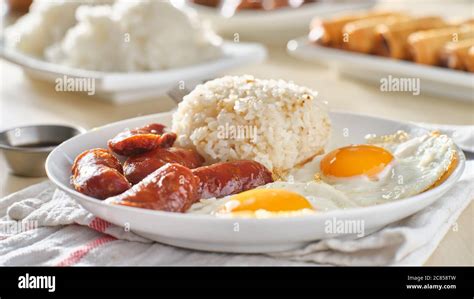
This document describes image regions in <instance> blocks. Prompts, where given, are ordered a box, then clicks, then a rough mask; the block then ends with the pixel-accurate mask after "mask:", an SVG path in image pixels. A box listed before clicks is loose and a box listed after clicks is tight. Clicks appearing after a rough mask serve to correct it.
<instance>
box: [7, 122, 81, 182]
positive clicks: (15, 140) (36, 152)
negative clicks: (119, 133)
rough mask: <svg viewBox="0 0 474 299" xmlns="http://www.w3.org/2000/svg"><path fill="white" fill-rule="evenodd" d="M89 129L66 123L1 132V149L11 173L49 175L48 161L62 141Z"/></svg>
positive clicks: (35, 175)
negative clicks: (66, 124) (45, 164)
mask: <svg viewBox="0 0 474 299" xmlns="http://www.w3.org/2000/svg"><path fill="white" fill-rule="evenodd" d="M83 132H85V130H84V129H83V128H79V127H71V126H65V125H35V126H24V127H18V128H11V129H8V130H5V131H2V132H0V151H1V152H2V153H3V156H4V157H5V160H6V162H7V165H8V166H9V168H10V170H11V172H12V173H13V174H15V175H19V176H27V177H40V176H46V171H45V169H44V163H45V161H46V158H47V157H48V154H49V153H50V152H51V151H52V150H53V149H54V148H55V147H56V146H58V145H59V144H61V143H62V142H64V141H66V140H68V139H69V138H71V137H74V136H76V135H79V134H81V133H83Z"/></svg>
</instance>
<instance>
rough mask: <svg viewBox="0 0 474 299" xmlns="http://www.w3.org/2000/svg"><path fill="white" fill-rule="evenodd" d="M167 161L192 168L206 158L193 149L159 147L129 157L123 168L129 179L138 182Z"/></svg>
mask: <svg viewBox="0 0 474 299" xmlns="http://www.w3.org/2000/svg"><path fill="white" fill-rule="evenodd" d="M166 163H178V164H180V165H183V166H186V167H187V168H191V169H192V168H196V167H199V166H201V165H202V164H203V163H204V158H203V157H201V155H199V154H198V153H197V152H196V151H194V150H192V149H184V148H175V147H170V148H157V149H154V150H153V151H150V152H147V153H144V154H141V155H137V156H132V157H129V158H128V159H127V161H125V164H124V165H123V170H124V174H125V177H126V178H127V179H128V181H129V182H130V183H132V184H137V183H138V182H140V181H141V180H142V179H144V178H145V177H146V176H147V175H149V174H150V173H152V172H153V171H155V170H157V169H158V168H160V167H161V166H163V165H165V164H166Z"/></svg>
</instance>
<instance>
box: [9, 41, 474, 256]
mask: <svg viewBox="0 0 474 299" xmlns="http://www.w3.org/2000/svg"><path fill="white" fill-rule="evenodd" d="M0 74H1V81H0V129H4V128H7V127H13V126H19V125H25V124H39V123H67V124H74V125H79V126H82V127H84V128H86V129H91V128H94V127H97V126H101V125H105V124H107V123H110V122H114V121H118V120H122V119H126V118H131V117H135V116H139V115H144V114H152V113H158V112H164V111H168V110H170V109H172V108H173V107H174V106H175V104H174V102H173V101H172V100H171V99H169V98H168V97H166V96H163V97H159V98H153V99H149V100H146V101H141V102H137V103H133V104H126V105H122V106H114V105H111V104H109V103H107V102H105V101H101V100H99V99H97V98H94V97H89V96H86V95H82V94H72V93H63V92H56V91H55V90H54V86H53V85H52V84H48V83H43V82H39V81H33V80H30V79H29V78H27V77H26V76H24V74H23V72H22V71H21V69H20V68H18V67H17V66H15V65H12V64H11V63H8V62H6V61H3V60H0ZM228 74H252V75H254V76H256V77H261V78H281V79H285V80H292V81H294V82H295V83H297V84H301V85H306V86H308V87H311V88H313V89H315V90H317V91H318V92H319V95H320V97H321V98H322V99H324V100H326V101H328V102H329V106H330V107H331V109H333V110H343V111H351V112H355V113H363V114H369V115H376V116H379V117H386V118H391V119H396V120H406V121H418V122H431V123H439V124H441V123H442V124H457V125H467V124H470V125H472V124H474V106H473V104H470V103H466V102H460V101H453V100H451V99H449V98H441V97H436V96H429V95H419V96H413V95H411V94H408V93H399V92H392V93H391V92H381V91H380V89H379V86H375V85H370V84H366V83H364V82H360V81H356V80H353V79H350V78H347V77H341V76H339V75H338V74H337V73H336V72H335V71H334V70H332V69H329V68H326V67H323V66H319V65H316V64H311V63H308V62H303V61H299V60H296V59H294V58H291V57H289V56H288V55H287V54H286V53H285V51H284V49H283V48H282V47H275V46H273V47H270V48H269V57H268V59H267V60H266V61H265V62H264V63H262V64H259V65H252V66H245V67H241V68H239V69H234V70H232V71H229V72H228ZM43 180H46V178H24V177H17V176H13V175H11V174H9V173H8V171H7V170H6V165H5V162H4V160H3V159H0V197H3V196H5V195H8V194H11V193H12V192H15V191H18V190H20V189H22V188H25V187H27V186H29V185H32V184H35V183H38V182H41V181H43ZM473 210H474V206H473V204H472V203H471V204H470V205H469V207H468V208H467V209H466V210H465V211H464V212H463V213H462V215H461V216H460V217H459V219H458V221H457V226H456V228H457V229H453V230H451V231H449V232H448V234H447V235H446V236H445V238H444V239H443V241H442V242H441V243H440V245H439V247H438V248H437V249H436V251H435V252H434V253H433V255H432V256H431V258H430V259H429V260H428V261H427V263H426V265H474V252H473V247H474V238H473V235H474V234H473V228H474V225H473V221H474V220H473V219H474V213H473Z"/></svg>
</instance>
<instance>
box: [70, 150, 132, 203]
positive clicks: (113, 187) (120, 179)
mask: <svg viewBox="0 0 474 299" xmlns="http://www.w3.org/2000/svg"><path fill="white" fill-rule="evenodd" d="M71 183H72V185H73V186H74V189H76V190H77V191H79V192H81V193H83V194H86V195H89V196H92V197H95V198H98V199H105V198H107V197H110V196H114V195H117V194H120V193H122V192H124V191H126V190H128V189H129V188H130V183H129V182H128V181H127V179H126V178H125V177H124V176H123V174H122V165H120V162H119V161H118V160H117V158H115V157H114V156H113V155H112V154H111V153H110V152H109V151H108V150H106V149H101V148H96V149H91V150H87V151H85V152H83V153H81V154H80V155H79V156H77V157H76V159H75V160H74V163H73V165H72V177H71Z"/></svg>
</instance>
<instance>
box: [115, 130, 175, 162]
mask: <svg viewBox="0 0 474 299" xmlns="http://www.w3.org/2000/svg"><path fill="white" fill-rule="evenodd" d="M164 129H165V126H163V125H161V124H149V125H146V126H144V127H141V128H136V129H133V130H126V131H123V132H121V133H119V134H118V135H117V136H115V137H114V138H112V139H110V140H109V142H108V146H109V148H110V149H111V150H112V151H113V152H114V153H116V154H118V155H121V156H133V155H138V154H141V153H144V152H147V151H150V150H153V149H155V148H157V147H170V146H172V145H173V143H174V141H175V140H176V137H177V136H176V134H175V133H171V132H170V133H164Z"/></svg>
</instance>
